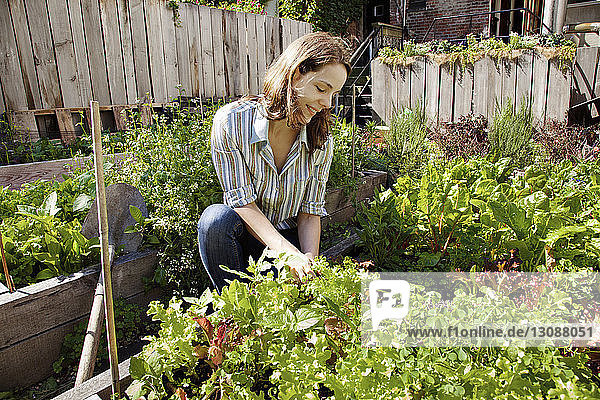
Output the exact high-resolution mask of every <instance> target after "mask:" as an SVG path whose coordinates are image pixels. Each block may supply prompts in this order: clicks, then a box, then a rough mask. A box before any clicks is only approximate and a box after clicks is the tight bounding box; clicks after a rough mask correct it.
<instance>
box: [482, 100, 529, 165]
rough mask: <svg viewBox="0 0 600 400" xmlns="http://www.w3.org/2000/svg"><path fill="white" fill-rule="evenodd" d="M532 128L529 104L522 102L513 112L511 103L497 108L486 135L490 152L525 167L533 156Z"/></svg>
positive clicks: (508, 102)
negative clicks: (508, 158)
mask: <svg viewBox="0 0 600 400" xmlns="http://www.w3.org/2000/svg"><path fill="white" fill-rule="evenodd" d="M533 132H534V126H533V117H532V114H531V104H530V103H529V102H526V101H522V102H521V105H520V106H519V109H518V110H516V111H515V108H514V107H513V103H512V101H507V102H506V103H505V105H504V106H502V107H501V108H499V107H497V109H496V114H495V115H494V120H493V122H492V128H491V129H490V132H489V134H488V138H489V140H490V146H491V150H492V151H495V152H497V153H498V155H499V156H500V157H510V158H512V159H513V161H514V162H515V163H516V164H517V165H525V164H526V163H527V161H528V160H530V159H531V157H532V155H533V146H532V143H531V139H532V137H533Z"/></svg>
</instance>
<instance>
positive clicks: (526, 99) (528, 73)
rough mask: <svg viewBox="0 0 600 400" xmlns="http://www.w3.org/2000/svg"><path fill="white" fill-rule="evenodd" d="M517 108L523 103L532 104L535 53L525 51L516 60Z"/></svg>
mask: <svg viewBox="0 0 600 400" xmlns="http://www.w3.org/2000/svg"><path fill="white" fill-rule="evenodd" d="M515 70H516V73H517V76H516V78H515V80H516V84H515V110H519V109H520V107H521V105H522V104H523V103H525V104H529V105H531V99H532V90H531V88H532V85H533V54H532V53H524V54H522V55H521V56H520V57H519V58H517V59H516V62H515Z"/></svg>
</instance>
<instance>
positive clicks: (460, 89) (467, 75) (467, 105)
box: [452, 63, 473, 121]
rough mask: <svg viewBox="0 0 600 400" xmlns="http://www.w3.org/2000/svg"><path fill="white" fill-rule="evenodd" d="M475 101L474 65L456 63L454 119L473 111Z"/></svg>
mask: <svg viewBox="0 0 600 400" xmlns="http://www.w3.org/2000/svg"><path fill="white" fill-rule="evenodd" d="M472 103H473V66H466V67H464V68H463V67H461V65H460V64H459V63H455V64H454V108H453V111H452V120H453V121H457V120H458V117H460V116H461V115H467V114H469V113H471V111H472Z"/></svg>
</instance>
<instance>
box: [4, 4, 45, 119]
mask: <svg viewBox="0 0 600 400" xmlns="http://www.w3.org/2000/svg"><path fill="white" fill-rule="evenodd" d="M8 3H9V5H10V14H11V17H12V23H13V26H17V27H23V28H26V27H27V16H26V14H25V5H24V4H23V0H9V2H8ZM0 18H1V19H2V20H3V21H9V19H7V20H5V19H4V15H0ZM8 27H10V24H8V23H7V25H6V27H5V28H8ZM14 31H15V39H16V45H17V46H16V48H17V49H18V50H19V51H18V53H19V60H20V61H21V72H22V74H23V81H22V82H23V86H24V89H25V96H26V98H27V105H28V107H29V108H41V107H42V98H41V97H40V88H39V85H38V79H37V74H36V72H35V62H34V60H33V49H32V47H31V38H30V36H29V30H28V29H18V28H17V29H15V30H14ZM2 38H7V39H6V40H8V36H7V35H5V34H4V33H3V34H2ZM3 54H5V53H3Z"/></svg>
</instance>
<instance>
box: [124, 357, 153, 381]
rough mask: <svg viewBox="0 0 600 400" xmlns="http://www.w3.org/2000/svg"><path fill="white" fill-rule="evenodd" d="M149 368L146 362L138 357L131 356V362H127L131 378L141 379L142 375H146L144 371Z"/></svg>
mask: <svg viewBox="0 0 600 400" xmlns="http://www.w3.org/2000/svg"><path fill="white" fill-rule="evenodd" d="M149 369H150V368H149V367H148V363H146V361H144V360H143V359H141V358H140V357H131V362H130V363H129V373H130V374H131V377H132V378H133V379H142V378H143V377H144V375H146V371H148V370H149Z"/></svg>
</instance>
